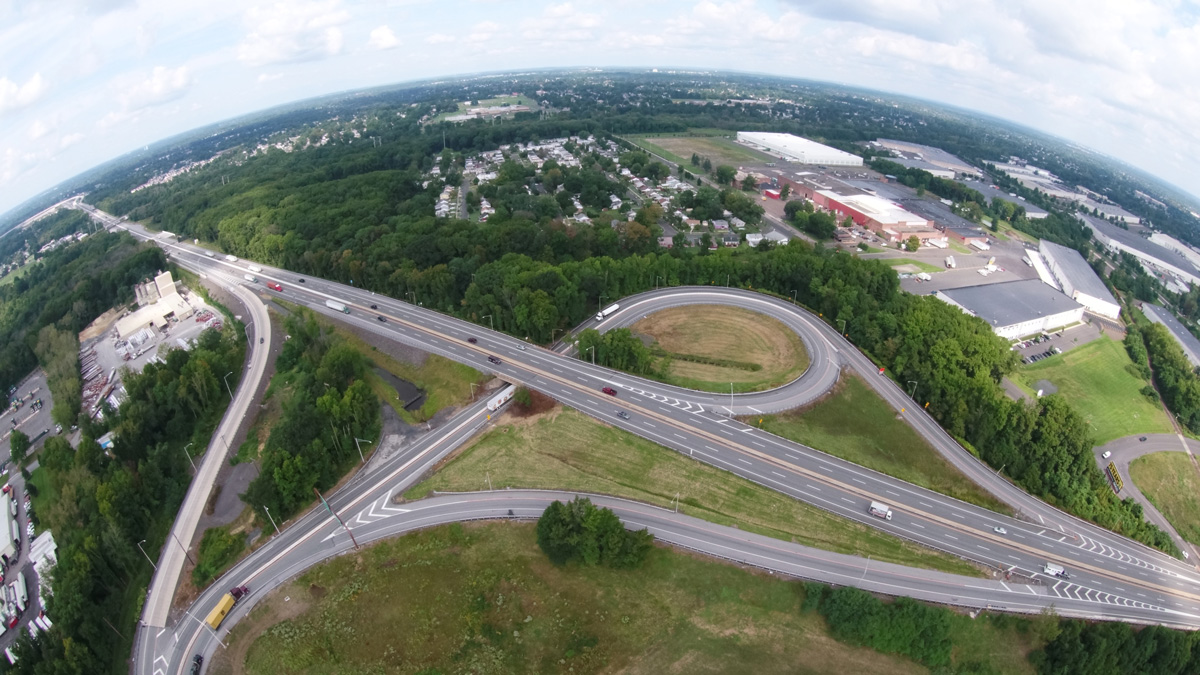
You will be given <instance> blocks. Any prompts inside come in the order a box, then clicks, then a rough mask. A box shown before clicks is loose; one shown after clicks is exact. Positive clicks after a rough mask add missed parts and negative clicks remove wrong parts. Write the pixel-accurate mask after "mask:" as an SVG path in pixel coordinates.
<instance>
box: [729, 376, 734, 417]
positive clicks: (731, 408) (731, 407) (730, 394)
mask: <svg viewBox="0 0 1200 675" xmlns="http://www.w3.org/2000/svg"><path fill="white" fill-rule="evenodd" d="M729 417H730V419H732V418H733V383H732V382H730V383H729Z"/></svg>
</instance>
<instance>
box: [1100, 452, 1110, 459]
mask: <svg viewBox="0 0 1200 675" xmlns="http://www.w3.org/2000/svg"><path fill="white" fill-rule="evenodd" d="M1100 457H1101V458H1102V459H1108V458H1109V457H1112V450H1105V451H1104V454H1103V455H1100Z"/></svg>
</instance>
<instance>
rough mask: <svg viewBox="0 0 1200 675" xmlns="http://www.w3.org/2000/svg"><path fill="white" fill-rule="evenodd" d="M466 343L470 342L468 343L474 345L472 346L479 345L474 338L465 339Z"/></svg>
mask: <svg viewBox="0 0 1200 675" xmlns="http://www.w3.org/2000/svg"><path fill="white" fill-rule="evenodd" d="M467 342H470V343H471V344H473V345H474V344H479V340H478V339H476V338H473V337H469V338H467Z"/></svg>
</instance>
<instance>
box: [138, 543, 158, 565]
mask: <svg viewBox="0 0 1200 675" xmlns="http://www.w3.org/2000/svg"><path fill="white" fill-rule="evenodd" d="M144 543H146V540H145V539H143V540H141V541H139V542H138V550H139V551H141V552H142V555H144V556H146V562H148V563H150V566H151V567H153V568H154V571H155V572H157V571H158V565H155V564H154V561H153V560H151V559H150V555H149V554H148V553H146V549H144V548H142V544H144Z"/></svg>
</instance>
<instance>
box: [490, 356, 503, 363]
mask: <svg viewBox="0 0 1200 675" xmlns="http://www.w3.org/2000/svg"><path fill="white" fill-rule="evenodd" d="M488 361H491V362H492V363H494V364H496V365H500V359H498V358H496V357H495V356H489V357H488Z"/></svg>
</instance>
